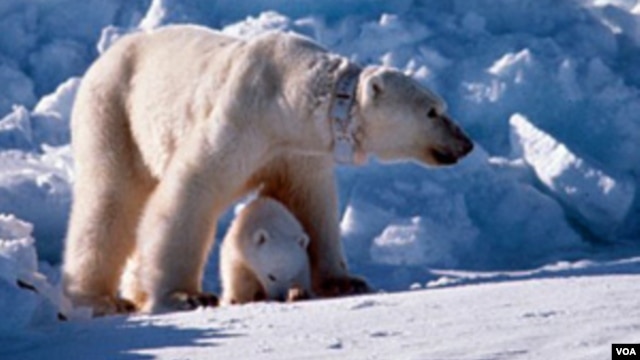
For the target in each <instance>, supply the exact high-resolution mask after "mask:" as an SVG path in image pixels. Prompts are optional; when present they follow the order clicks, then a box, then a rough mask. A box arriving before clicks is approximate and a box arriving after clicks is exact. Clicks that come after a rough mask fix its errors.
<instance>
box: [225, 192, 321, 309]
mask: <svg viewBox="0 0 640 360" xmlns="http://www.w3.org/2000/svg"><path fill="white" fill-rule="evenodd" d="M308 245H309V237H308V236H307V234H306V233H305V232H304V230H303V229H302V225H300V223H299V222H298V220H296V218H295V217H293V215H292V214H291V213H290V212H289V211H288V210H287V209H286V208H285V207H284V206H283V205H282V204H280V203H278V202H277V201H274V200H272V199H269V198H262V197H261V198H258V199H256V200H254V201H252V202H251V203H250V204H249V205H247V206H246V207H245V208H243V209H242V211H241V212H240V213H239V214H238V216H237V217H236V219H235V220H234V222H233V224H232V225H231V227H230V228H229V230H228V232H227V235H226V236H225V238H224V241H223V243H222V247H221V250H220V280H221V282H222V290H223V292H222V304H226V305H229V304H243V303H247V302H250V301H254V300H280V301H283V300H286V299H287V296H288V294H289V291H290V290H291V289H294V288H299V289H301V290H303V291H305V292H306V293H307V294H309V295H311V293H312V289H311V270H310V268H309V258H308V256H307V246H308Z"/></svg>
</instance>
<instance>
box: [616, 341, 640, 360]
mask: <svg viewBox="0 0 640 360" xmlns="http://www.w3.org/2000/svg"><path fill="white" fill-rule="evenodd" d="M611 351H612V354H611V358H612V360H616V359H640V344H612V345H611Z"/></svg>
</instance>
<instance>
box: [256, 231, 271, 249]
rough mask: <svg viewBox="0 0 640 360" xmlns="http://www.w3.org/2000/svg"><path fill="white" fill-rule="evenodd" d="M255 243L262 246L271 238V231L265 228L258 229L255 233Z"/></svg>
mask: <svg viewBox="0 0 640 360" xmlns="http://www.w3.org/2000/svg"><path fill="white" fill-rule="evenodd" d="M252 240H253V243H254V244H256V245H257V246H260V245H262V244H264V243H266V242H267V240H269V233H268V232H267V230H265V229H258V230H256V231H255V232H254V233H253V237H252Z"/></svg>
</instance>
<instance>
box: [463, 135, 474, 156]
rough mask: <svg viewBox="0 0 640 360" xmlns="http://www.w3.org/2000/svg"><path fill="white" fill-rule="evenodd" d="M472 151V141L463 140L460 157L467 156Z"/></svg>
mask: <svg viewBox="0 0 640 360" xmlns="http://www.w3.org/2000/svg"><path fill="white" fill-rule="evenodd" d="M472 150H473V141H471V140H469V139H465V142H464V144H463V145H462V155H463V156H464V155H467V154H468V153H470V152H471V151H472Z"/></svg>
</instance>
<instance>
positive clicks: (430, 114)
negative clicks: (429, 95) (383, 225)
mask: <svg viewBox="0 0 640 360" xmlns="http://www.w3.org/2000/svg"><path fill="white" fill-rule="evenodd" d="M427 116H428V117H429V118H431V119H435V118H437V117H438V112H437V111H436V109H434V108H431V110H429V112H428V113H427Z"/></svg>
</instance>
